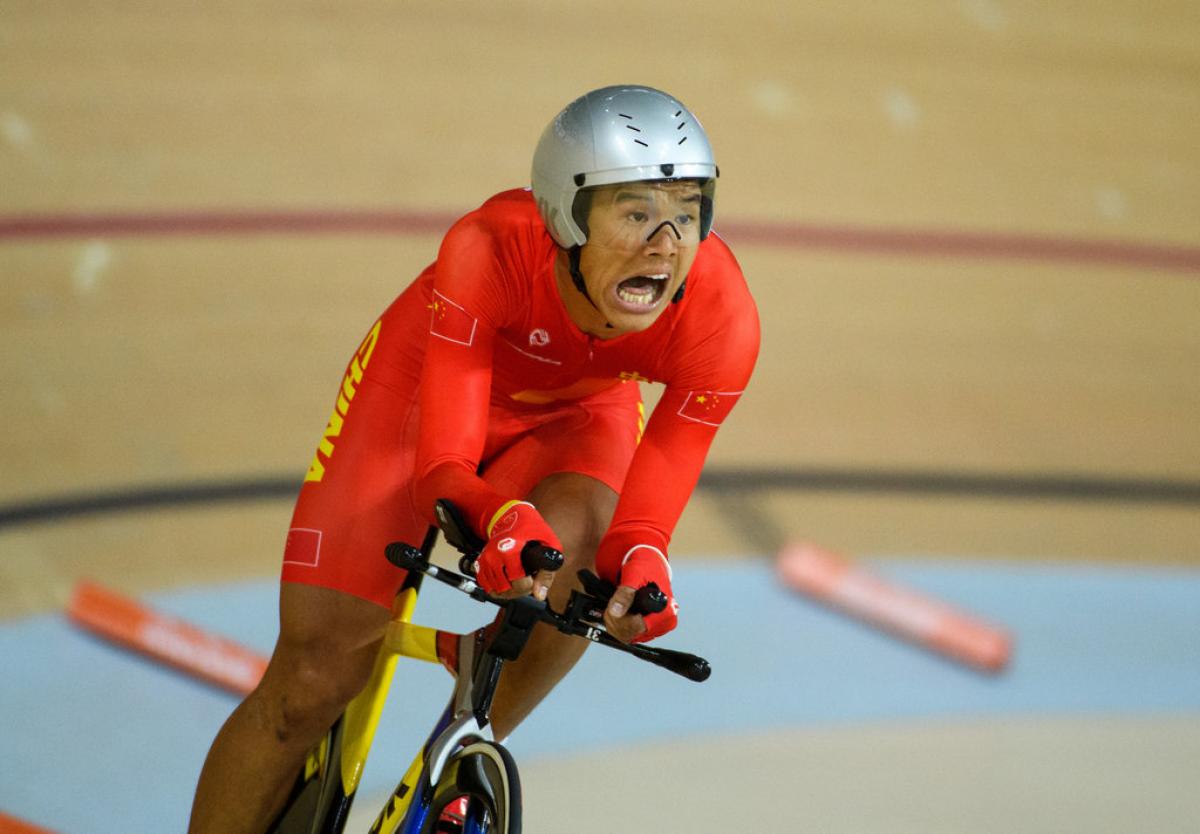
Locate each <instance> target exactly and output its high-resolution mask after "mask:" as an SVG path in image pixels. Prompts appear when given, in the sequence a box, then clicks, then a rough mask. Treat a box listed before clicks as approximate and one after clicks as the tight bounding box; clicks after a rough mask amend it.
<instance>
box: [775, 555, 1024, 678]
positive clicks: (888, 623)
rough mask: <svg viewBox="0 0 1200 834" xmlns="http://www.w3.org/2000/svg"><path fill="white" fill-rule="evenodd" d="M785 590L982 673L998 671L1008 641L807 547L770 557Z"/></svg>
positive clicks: (846, 561)
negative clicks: (785, 585) (800, 594)
mask: <svg viewBox="0 0 1200 834" xmlns="http://www.w3.org/2000/svg"><path fill="white" fill-rule="evenodd" d="M776 570H777V572H778V574H779V577H780V579H782V580H783V582H784V583H785V584H787V585H788V586H789V587H791V588H794V589H796V590H797V591H800V592H802V593H804V594H806V595H807V596H809V597H812V598H813V599H815V600H817V601H819V602H822V603H824V604H826V605H829V606H830V607H832V608H835V609H837V610H839V611H842V612H844V613H846V614H849V615H851V616H853V617H857V618H858V619H861V620H863V621H865V622H867V623H870V624H871V625H874V626H877V627H879V628H882V629H884V630H885V631H887V632H889V633H891V634H894V635H896V636H899V637H902V638H904V639H906V640H910V641H912V642H914V643H916V644H918V645H920V646H923V647H925V648H928V649H931V650H933V651H935V652H938V653H939V654H942V655H944V656H946V657H948V658H950V659H951V660H955V661H958V662H960V663H965V664H967V665H968V666H972V667H974V668H976V669H980V670H982V671H985V672H998V671H1000V670H1001V669H1003V668H1004V667H1005V666H1006V665H1007V664H1008V661H1009V658H1010V657H1011V655H1012V638H1011V637H1010V635H1009V634H1008V632H1007V631H1005V630H1004V629H1003V628H1000V627H998V626H995V625H991V624H989V623H986V622H983V621H982V620H979V619H977V618H975V617H973V616H971V615H970V614H967V613H965V612H962V611H959V610H957V609H955V608H953V607H951V606H950V605H948V604H946V603H944V602H941V601H939V600H936V599H933V598H931V597H928V596H925V595H923V594H920V593H917V592H916V591H913V590H909V589H906V588H903V587H900V586H899V585H896V584H895V583H893V582H891V581H889V580H886V579H884V578H883V577H881V576H878V575H876V574H874V573H871V572H870V571H867V570H866V569H864V568H862V567H860V566H858V565H856V564H854V562H853V561H851V560H850V559H849V558H847V557H845V556H842V555H840V554H837V553H831V552H830V551H827V550H823V549H822V548H819V547H817V546H815V545H812V544H800V543H796V544H789V545H786V546H784V548H783V549H782V550H781V551H780V552H779V555H778V557H777V558H776Z"/></svg>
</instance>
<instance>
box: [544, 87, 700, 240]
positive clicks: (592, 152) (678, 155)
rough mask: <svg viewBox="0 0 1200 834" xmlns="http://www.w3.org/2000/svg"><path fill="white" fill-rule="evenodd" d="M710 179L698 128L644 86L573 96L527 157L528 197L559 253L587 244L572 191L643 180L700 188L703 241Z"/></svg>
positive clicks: (673, 103) (668, 99) (670, 99)
mask: <svg viewBox="0 0 1200 834" xmlns="http://www.w3.org/2000/svg"><path fill="white" fill-rule="evenodd" d="M718 175H719V172H718V170H717V164H716V162H714V161H713V154H712V148H711V147H710V146H709V144H708V137H707V136H706V135H705V133H704V128H702V127H701V126H700V122H699V121H697V119H696V117H695V116H693V115H692V114H691V113H690V112H689V111H688V109H687V108H686V107H684V106H683V105H682V104H680V103H679V101H677V100H676V99H674V98H673V97H671V96H669V95H667V94H666V93H664V92H662V91H660V90H655V89H653V88H651V87H639V86H632V85H624V86H617V87H604V88H602V89H599V90H593V91H592V92H590V93H586V94H584V95H582V96H580V97H579V98H577V99H575V101H573V102H571V103H570V104H568V105H567V106H566V108H564V109H563V111H562V112H561V113H559V114H558V115H557V116H555V117H554V120H553V121H552V122H550V124H549V125H547V126H546V129H545V130H544V131H543V132H542V138H541V139H540V140H539V141H538V145H537V150H535V151H534V153H533V197H534V199H535V200H536V201H537V207H538V211H539V212H541V215H542V219H543V220H544V221H545V223H546V228H547V229H549V230H550V235H551V236H552V237H553V238H554V240H555V241H556V242H557V243H558V245H559V246H562V247H563V248H566V249H570V248H571V247H573V246H582V245H583V244H585V243H587V224H586V220H587V218H586V217H585V216H582V214H583V212H582V211H580V206H579V205H578V204H577V202H576V197H577V196H578V195H579V192H580V190H582V189H584V188H590V187H592V186H597V185H612V184H614V183H621V182H640V181H646V180H672V179H698V180H700V181H701V198H702V200H701V210H700V239H701V240H703V239H704V238H705V237H707V236H708V232H709V230H710V229H711V228H712V219H713V195H714V193H715V191H716V181H717V176H718Z"/></svg>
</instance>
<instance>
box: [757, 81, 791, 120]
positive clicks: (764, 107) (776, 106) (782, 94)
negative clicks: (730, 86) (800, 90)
mask: <svg viewBox="0 0 1200 834" xmlns="http://www.w3.org/2000/svg"><path fill="white" fill-rule="evenodd" d="M750 100H751V101H752V102H753V103H754V106H755V107H757V108H758V109H759V111H760V112H762V113H765V114H766V115H768V116H774V117H775V118H779V117H781V116H786V115H788V114H789V113H792V112H793V111H795V109H796V97H795V96H794V95H793V94H792V91H791V90H790V89H789V88H788V86H787V85H786V84H784V83H783V82H782V81H774V80H772V81H763V82H761V83H759V84H755V85H754V87H752V88H751V90H750Z"/></svg>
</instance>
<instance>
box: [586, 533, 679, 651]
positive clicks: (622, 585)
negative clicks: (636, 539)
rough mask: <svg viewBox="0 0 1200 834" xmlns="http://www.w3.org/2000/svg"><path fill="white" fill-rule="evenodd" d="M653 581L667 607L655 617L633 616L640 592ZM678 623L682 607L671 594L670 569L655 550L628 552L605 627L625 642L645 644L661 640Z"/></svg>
mask: <svg viewBox="0 0 1200 834" xmlns="http://www.w3.org/2000/svg"><path fill="white" fill-rule="evenodd" d="M651 582H653V583H654V584H655V585H657V586H658V589H659V590H660V591H662V592H663V593H664V594H665V595H666V597H667V606H666V608H664V609H663V610H662V611H659V612H657V613H654V614H644V615H643V614H636V613H630V607H631V606H632V605H633V599H634V597H635V596H636V594H637V592H638V590H639V589H641V588H642V587H644V586H645V585H649V584H650V583H651ZM678 622H679V604H678V603H677V602H676V601H675V595H674V594H673V593H672V592H671V566H670V565H668V564H667V558H666V557H665V556H664V555H663V554H662V553H661V552H660V551H659V550H657V549H656V548H653V547H648V546H645V545H643V546H641V547H635V548H634V549H632V550H631V551H629V555H628V556H627V557H626V558H625V563H624V564H623V565H621V574H620V577H619V579H618V585H617V591H616V593H614V594H613V595H612V599H610V600H609V601H608V608H607V609H606V610H605V612H604V626H605V628H607V629H608V631H609V633H610V634H612V635H613V636H614V637H616V638H617V639H618V640H620V641H622V642H624V643H645V642H647V641H649V640H653V639H654V638H655V637H661V636H662V635H664V634H666V633H667V632H668V631H670V630H671V629H673V628H675V624H676V623H678Z"/></svg>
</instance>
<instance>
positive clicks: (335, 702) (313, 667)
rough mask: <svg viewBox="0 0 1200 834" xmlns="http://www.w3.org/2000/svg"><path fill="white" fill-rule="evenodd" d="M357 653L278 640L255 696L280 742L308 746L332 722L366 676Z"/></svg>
mask: <svg viewBox="0 0 1200 834" xmlns="http://www.w3.org/2000/svg"><path fill="white" fill-rule="evenodd" d="M362 654H364V653H362V652H359V653H356V654H354V655H350V656H347V655H346V654H345V653H342V652H340V651H338V650H337V649H335V648H333V647H331V646H329V645H322V644H320V643H316V644H314V643H307V644H301V645H289V644H287V643H286V642H284V641H283V640H281V641H280V643H279V645H278V646H276V649H275V654H274V656H273V657H272V658H271V662H270V664H269V665H268V667H267V672H266V674H265V675H264V676H263V681H262V683H261V684H260V685H259V688H258V690H257V691H256V693H255V696H256V697H257V698H259V699H261V701H262V702H263V703H261V707H262V708H263V709H264V710H265V711H266V714H267V716H268V717H269V721H270V725H271V728H272V730H273V731H274V733H275V736H276V738H277V739H278V740H279V741H280V742H281V743H283V744H288V743H300V744H304V745H307V744H310V743H312V741H313V739H314V737H315V736H318V735H319V734H320V733H323V732H324V731H325V730H326V729H327V728H328V727H329V725H330V724H332V723H333V722H334V720H335V719H336V718H337V717H338V715H339V714H340V713H341V712H342V710H344V709H345V708H346V705H347V704H348V703H349V702H350V700H351V699H352V698H353V697H354V696H355V695H356V694H358V692H359V690H361V689H362V687H363V684H365V683H366V681H367V677H368V676H369V674H370V665H369V663H368V662H367V661H368V658H367V657H365V656H363V657H360V656H358V655H362Z"/></svg>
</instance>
